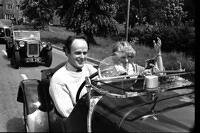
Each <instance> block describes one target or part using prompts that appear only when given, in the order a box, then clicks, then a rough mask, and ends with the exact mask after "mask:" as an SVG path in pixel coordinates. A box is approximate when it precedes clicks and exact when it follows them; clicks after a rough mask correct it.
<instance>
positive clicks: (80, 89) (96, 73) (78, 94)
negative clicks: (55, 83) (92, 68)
mask: <svg viewBox="0 0 200 133" xmlns="http://www.w3.org/2000/svg"><path fill="white" fill-rule="evenodd" d="M97 75H98V72H95V73H93V74H92V75H90V76H89V78H90V79H92V78H94V77H95V76H97ZM84 86H85V81H84V82H83V83H82V84H81V86H80V87H79V89H78V91H77V93H76V103H77V102H78V100H79V96H80V94H81V91H82V90H83V87H84Z"/></svg>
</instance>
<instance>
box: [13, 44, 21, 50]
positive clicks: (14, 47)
mask: <svg viewBox="0 0 200 133" xmlns="http://www.w3.org/2000/svg"><path fill="white" fill-rule="evenodd" d="M13 49H14V50H15V51H18V50H20V47H19V45H17V43H15V44H14V46H13Z"/></svg>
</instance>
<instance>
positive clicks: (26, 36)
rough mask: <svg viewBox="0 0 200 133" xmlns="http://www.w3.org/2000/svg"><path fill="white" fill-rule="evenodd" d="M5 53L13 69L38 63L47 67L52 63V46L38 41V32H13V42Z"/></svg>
mask: <svg viewBox="0 0 200 133" xmlns="http://www.w3.org/2000/svg"><path fill="white" fill-rule="evenodd" d="M6 51H7V55H8V57H10V63H11V66H13V67H14V68H19V66H20V65H21V64H22V63H40V64H44V65H45V66H47V67H49V66H51V63H52V46H51V44H50V43H47V42H42V41H41V40H40V31H25V30H16V31H13V41H12V43H9V45H8V47H7V50H6Z"/></svg>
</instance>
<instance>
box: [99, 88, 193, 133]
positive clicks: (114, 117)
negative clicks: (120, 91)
mask: <svg viewBox="0 0 200 133" xmlns="http://www.w3.org/2000/svg"><path fill="white" fill-rule="evenodd" d="M170 93H174V92H170ZM168 95H169V93H167V94H163V95H162V96H161V97H162V99H163V98H165V97H166V96H168ZM170 95H172V94H170ZM187 98H188V97H187ZM187 98H186V97H175V98H172V99H167V100H164V101H161V102H158V103H157V104H156V106H155V108H154V110H153V111H154V112H155V117H153V116H154V115H152V114H154V113H153V112H152V110H151V107H152V106H153V104H146V105H144V103H148V101H150V100H148V98H146V97H134V98H128V99H117V98H110V97H103V98H102V99H101V100H100V102H99V103H98V104H97V106H96V113H98V115H101V116H102V118H104V119H106V121H110V122H111V123H114V125H116V126H117V127H120V128H121V129H122V130H124V131H128V132H133V131H134V132H141V131H142V132H189V131H191V130H192V129H193V127H194V119H195V116H194V114H195V107H194V104H193V102H191V100H188V99H187ZM141 105H142V106H141ZM128 112H129V113H128ZM130 112H131V113H130ZM126 115H127V116H126Z"/></svg>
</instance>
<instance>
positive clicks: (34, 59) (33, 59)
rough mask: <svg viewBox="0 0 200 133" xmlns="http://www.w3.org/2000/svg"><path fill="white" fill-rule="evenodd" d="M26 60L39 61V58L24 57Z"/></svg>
mask: <svg viewBox="0 0 200 133" xmlns="http://www.w3.org/2000/svg"><path fill="white" fill-rule="evenodd" d="M26 62H40V58H26Z"/></svg>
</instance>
